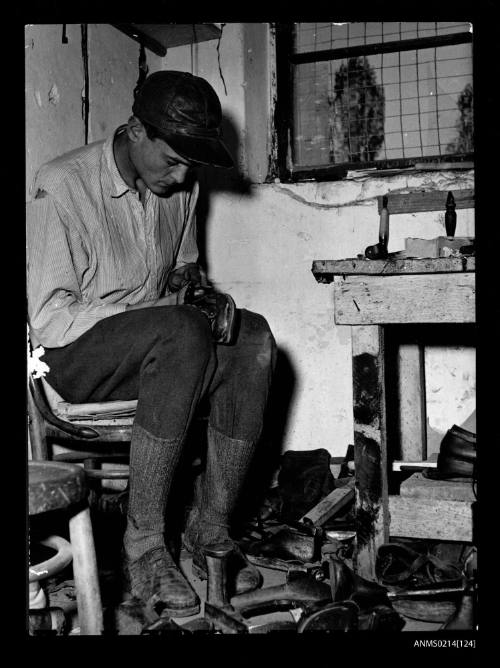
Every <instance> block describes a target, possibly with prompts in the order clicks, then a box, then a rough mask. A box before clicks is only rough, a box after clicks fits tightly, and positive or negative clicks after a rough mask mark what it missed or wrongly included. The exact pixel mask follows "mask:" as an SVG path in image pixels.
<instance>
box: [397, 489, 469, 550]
mask: <svg viewBox="0 0 500 668" xmlns="http://www.w3.org/2000/svg"><path fill="white" fill-rule="evenodd" d="M389 510H390V516H391V524H390V535H391V536H392V537H393V536H405V537H408V538H426V539H429V540H457V541H461V542H465V543H469V542H471V541H472V505H471V503H469V502H465V501H450V500H447V499H424V498H419V499H416V498H414V497H405V496H396V495H391V496H389Z"/></svg>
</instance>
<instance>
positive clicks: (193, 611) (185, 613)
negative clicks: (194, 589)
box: [162, 605, 200, 617]
mask: <svg viewBox="0 0 500 668" xmlns="http://www.w3.org/2000/svg"><path fill="white" fill-rule="evenodd" d="M162 612H165V613H166V614H167V615H170V616H171V617H192V616H193V615H197V614H198V613H199V612H200V606H199V605H193V607H192V608H182V610H178V609H176V608H169V607H168V606H165V607H164V608H162Z"/></svg>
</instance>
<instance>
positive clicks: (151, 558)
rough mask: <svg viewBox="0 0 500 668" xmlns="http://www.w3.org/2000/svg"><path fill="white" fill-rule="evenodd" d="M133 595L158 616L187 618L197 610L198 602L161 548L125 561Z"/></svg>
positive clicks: (165, 550) (170, 558)
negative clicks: (161, 614) (160, 614)
mask: <svg viewBox="0 0 500 668" xmlns="http://www.w3.org/2000/svg"><path fill="white" fill-rule="evenodd" d="M123 566H124V574H125V577H126V580H128V582H127V584H128V585H129V587H128V588H129V590H130V593H131V594H132V596H134V597H136V598H138V599H140V600H142V601H143V603H144V604H145V605H146V606H150V607H152V608H154V609H155V610H156V611H157V612H158V613H160V612H163V613H165V614H169V615H172V617H189V616H191V615H196V614H197V613H198V612H199V611H200V599H199V598H198V596H197V594H196V592H195V591H194V589H193V588H192V587H191V585H190V584H189V582H188V581H187V580H186V578H185V577H184V575H183V574H182V573H181V571H180V570H179V568H178V567H177V566H176V564H175V562H174V560H173V558H172V556H171V555H170V554H169V552H168V551H167V549H166V548H164V547H155V548H153V549H152V550H148V552H146V553H145V554H143V555H142V556H141V557H139V559H135V560H134V561H130V560H128V559H127V558H126V557H125V558H124V563H123Z"/></svg>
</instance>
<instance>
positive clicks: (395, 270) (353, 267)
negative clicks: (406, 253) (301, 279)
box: [312, 255, 476, 283]
mask: <svg viewBox="0 0 500 668" xmlns="http://www.w3.org/2000/svg"><path fill="white" fill-rule="evenodd" d="M475 270H476V258H475V257H471V256H466V255H464V256H462V257H440V258H403V259H399V258H397V259H391V258H388V259H387V260H367V259H362V258H347V259H344V260H314V261H313V265H312V272H313V274H314V277H315V278H316V280H317V281H318V282H319V283H331V282H332V280H333V277H334V276H349V275H375V276H377V275H378V276H381V275H384V276H386V275H392V274H442V273H449V272H453V273H455V272H458V273H465V272H473V271H475Z"/></svg>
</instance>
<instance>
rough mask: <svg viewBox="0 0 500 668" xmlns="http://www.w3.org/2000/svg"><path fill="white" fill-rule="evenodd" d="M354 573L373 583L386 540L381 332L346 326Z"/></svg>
mask: <svg viewBox="0 0 500 668" xmlns="http://www.w3.org/2000/svg"><path fill="white" fill-rule="evenodd" d="M351 332H352V363H353V409H354V465H355V474H356V500H355V512H356V534H357V542H356V550H355V555H354V567H355V570H356V572H357V573H358V574H359V575H361V576H362V577H365V578H367V579H370V580H375V579H376V576H375V560H376V556H377V549H378V547H379V545H381V544H382V543H385V542H387V541H388V540H389V505H388V484H387V443H386V438H387V437H386V407H385V385H384V376H385V373H384V371H385V362H384V330H383V327H379V326H358V327H352V329H351Z"/></svg>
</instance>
